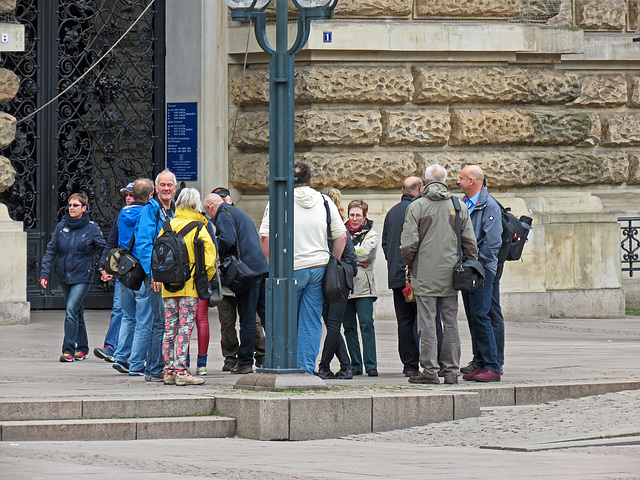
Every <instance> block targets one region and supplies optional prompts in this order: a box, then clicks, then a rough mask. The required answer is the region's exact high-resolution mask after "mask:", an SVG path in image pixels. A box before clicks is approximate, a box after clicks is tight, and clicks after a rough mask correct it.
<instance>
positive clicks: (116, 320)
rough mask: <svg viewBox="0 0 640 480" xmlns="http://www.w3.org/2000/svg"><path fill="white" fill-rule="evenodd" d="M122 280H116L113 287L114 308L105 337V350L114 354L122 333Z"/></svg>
mask: <svg viewBox="0 0 640 480" xmlns="http://www.w3.org/2000/svg"><path fill="white" fill-rule="evenodd" d="M122 288H123V287H122V284H121V283H120V280H116V283H115V286H114V287H113V308H111V320H110V321H109V329H108V330H107V334H106V335H105V337H104V348H106V349H107V350H110V351H111V353H112V354H113V353H114V352H115V351H116V348H117V347H118V334H119V333H120V324H121V323H122V306H121V305H120V290H121V289H122Z"/></svg>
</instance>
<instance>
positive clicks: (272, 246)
mask: <svg viewBox="0 0 640 480" xmlns="http://www.w3.org/2000/svg"><path fill="white" fill-rule="evenodd" d="M269 2H270V0H225V3H226V4H227V6H228V7H229V8H230V9H231V18H232V19H234V20H240V21H251V22H253V24H254V27H255V35H256V40H257V41H258V44H259V45H260V47H261V48H262V49H263V50H264V51H265V52H266V53H268V54H269V95H270V98H269V279H268V280H267V284H266V312H265V313H266V345H265V365H264V367H263V368H261V369H260V370H258V371H259V372H260V373H302V372H303V370H301V369H299V368H298V365H297V341H296V340H297V293H296V280H295V278H294V276H293V180H294V177H293V159H294V129H295V107H294V98H295V95H294V87H295V78H294V65H295V54H296V53H298V52H299V51H300V50H301V49H302V47H304V45H305V44H306V43H307V40H308V39H309V30H310V26H311V20H315V19H330V18H332V17H333V9H334V8H335V6H336V5H337V3H338V0H293V3H294V5H295V6H296V8H298V10H299V12H298V31H297V35H296V39H295V41H294V43H293V45H292V46H291V47H289V39H288V22H287V20H288V4H287V3H288V2H287V0H276V47H275V49H273V48H272V47H271V45H270V44H269V40H268V39H267V34H266V14H265V11H264V10H265V8H266V7H267V5H268V4H269Z"/></svg>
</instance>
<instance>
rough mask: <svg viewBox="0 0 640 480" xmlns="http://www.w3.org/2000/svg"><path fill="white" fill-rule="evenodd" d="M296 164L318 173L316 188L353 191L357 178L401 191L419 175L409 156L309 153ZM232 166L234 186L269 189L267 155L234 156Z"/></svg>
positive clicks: (379, 187) (382, 187)
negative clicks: (402, 186)
mask: <svg viewBox="0 0 640 480" xmlns="http://www.w3.org/2000/svg"><path fill="white" fill-rule="evenodd" d="M296 160H302V161H304V162H307V163H308V164H309V165H310V166H311V168H312V171H314V172H316V176H314V177H313V179H312V181H311V182H312V184H313V186H314V188H323V187H336V188H353V187H354V183H353V182H354V178H357V182H358V185H366V186H367V188H372V189H388V188H398V186H399V185H401V184H402V180H404V178H406V177H407V176H409V175H415V174H416V173H417V167H416V162H415V158H414V154H412V153H407V152H376V153H372V152H352V153H325V152H306V153H300V154H297V155H296ZM229 163H230V166H229V167H230V168H229V175H230V181H231V184H232V185H234V186H237V187H239V188H246V186H247V185H251V186H255V190H267V189H268V184H267V182H266V180H265V179H266V178H267V176H268V174H269V166H268V164H269V156H268V154H234V155H231V156H230V158H229ZM252 189H253V188H252Z"/></svg>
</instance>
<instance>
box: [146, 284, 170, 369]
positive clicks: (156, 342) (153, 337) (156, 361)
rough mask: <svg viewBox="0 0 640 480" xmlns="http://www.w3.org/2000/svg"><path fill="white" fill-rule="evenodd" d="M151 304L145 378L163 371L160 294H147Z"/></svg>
mask: <svg viewBox="0 0 640 480" xmlns="http://www.w3.org/2000/svg"><path fill="white" fill-rule="evenodd" d="M149 300H150V302H151V312H152V313H151V314H152V317H153V320H152V323H151V333H150V337H149V348H148V350H147V366H146V367H145V369H144V374H145V376H147V377H157V376H158V375H160V374H161V373H162V371H163V370H164V358H163V356H162V337H163V336H164V323H165V317H164V300H163V298H162V292H161V291H160V292H155V291H154V290H153V289H151V290H150V292H149Z"/></svg>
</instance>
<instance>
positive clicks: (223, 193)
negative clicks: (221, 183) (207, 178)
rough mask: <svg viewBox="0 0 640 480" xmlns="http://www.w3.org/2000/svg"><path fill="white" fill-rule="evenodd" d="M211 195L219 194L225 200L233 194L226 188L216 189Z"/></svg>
mask: <svg viewBox="0 0 640 480" xmlns="http://www.w3.org/2000/svg"><path fill="white" fill-rule="evenodd" d="M211 193H215V194H218V195H220V196H221V197H222V198H224V197H228V196H230V195H231V194H230V193H229V190H227V189H226V188H224V187H218V188H214V189H213V190H212V191H211Z"/></svg>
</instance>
